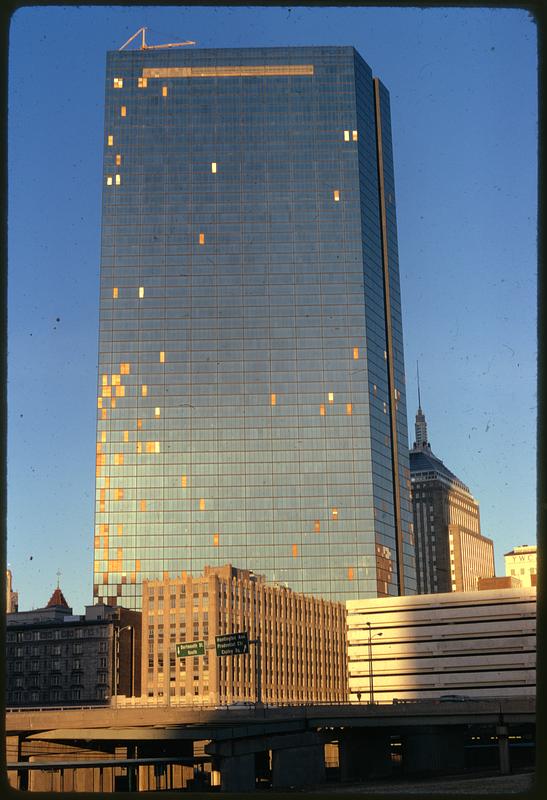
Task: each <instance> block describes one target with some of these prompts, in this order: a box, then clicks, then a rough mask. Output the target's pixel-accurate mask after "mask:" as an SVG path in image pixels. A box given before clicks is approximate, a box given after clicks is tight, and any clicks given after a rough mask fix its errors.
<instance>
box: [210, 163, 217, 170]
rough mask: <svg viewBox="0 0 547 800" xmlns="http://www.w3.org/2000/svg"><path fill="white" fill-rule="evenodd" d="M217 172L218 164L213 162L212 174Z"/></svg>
mask: <svg viewBox="0 0 547 800" xmlns="http://www.w3.org/2000/svg"><path fill="white" fill-rule="evenodd" d="M216 171H217V162H216V161H211V172H213V173H214V172H216Z"/></svg>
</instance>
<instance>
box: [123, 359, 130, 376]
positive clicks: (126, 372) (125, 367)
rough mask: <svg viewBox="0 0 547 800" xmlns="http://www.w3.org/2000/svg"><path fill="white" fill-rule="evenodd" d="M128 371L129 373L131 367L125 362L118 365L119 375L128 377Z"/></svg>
mask: <svg viewBox="0 0 547 800" xmlns="http://www.w3.org/2000/svg"><path fill="white" fill-rule="evenodd" d="M130 371H131V366H130V364H129V363H128V362H127V361H125V362H124V363H123V364H120V373H121V375H129V373H130Z"/></svg>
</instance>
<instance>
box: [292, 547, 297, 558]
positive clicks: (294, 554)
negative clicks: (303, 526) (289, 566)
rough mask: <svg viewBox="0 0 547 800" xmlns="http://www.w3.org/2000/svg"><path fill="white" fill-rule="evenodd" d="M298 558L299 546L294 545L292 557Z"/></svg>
mask: <svg viewBox="0 0 547 800" xmlns="http://www.w3.org/2000/svg"><path fill="white" fill-rule="evenodd" d="M297 556H298V545H297V544H293V546H292V557H293V558H296V557H297Z"/></svg>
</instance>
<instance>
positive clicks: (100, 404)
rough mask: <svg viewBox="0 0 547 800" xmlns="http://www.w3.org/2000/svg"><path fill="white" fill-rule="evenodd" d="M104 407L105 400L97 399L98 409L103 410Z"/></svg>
mask: <svg viewBox="0 0 547 800" xmlns="http://www.w3.org/2000/svg"><path fill="white" fill-rule="evenodd" d="M102 407H103V398H102V397H97V408H102Z"/></svg>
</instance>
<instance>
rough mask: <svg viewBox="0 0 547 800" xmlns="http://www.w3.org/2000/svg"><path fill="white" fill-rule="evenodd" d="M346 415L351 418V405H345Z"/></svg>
mask: <svg viewBox="0 0 547 800" xmlns="http://www.w3.org/2000/svg"><path fill="white" fill-rule="evenodd" d="M346 414H347V415H348V417H351V415H352V414H353V406H352V404H351V403H346Z"/></svg>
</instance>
